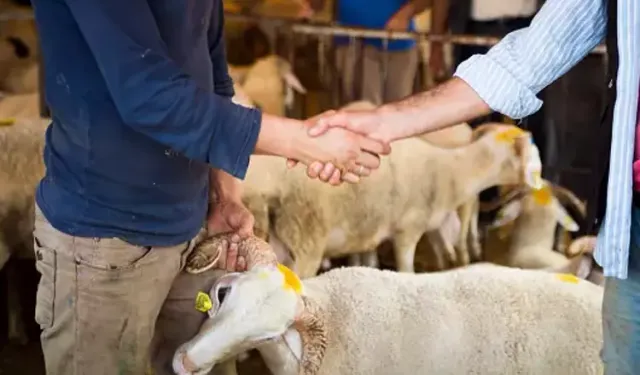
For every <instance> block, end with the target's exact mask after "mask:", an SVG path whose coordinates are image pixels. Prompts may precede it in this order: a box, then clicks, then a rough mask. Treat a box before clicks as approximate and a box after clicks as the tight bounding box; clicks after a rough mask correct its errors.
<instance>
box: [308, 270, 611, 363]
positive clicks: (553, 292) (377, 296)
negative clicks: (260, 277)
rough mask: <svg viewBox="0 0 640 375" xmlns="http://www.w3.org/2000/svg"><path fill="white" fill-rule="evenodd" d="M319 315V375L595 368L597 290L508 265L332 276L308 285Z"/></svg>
mask: <svg viewBox="0 0 640 375" xmlns="http://www.w3.org/2000/svg"><path fill="white" fill-rule="evenodd" d="M305 287H306V288H307V290H308V293H309V294H310V295H311V296H312V298H314V299H316V300H317V301H319V303H320V304H321V305H322V306H324V307H325V308H326V312H327V316H328V317H329V318H328V319H329V322H328V326H329V348H328V350H327V354H326V357H325V360H324V362H323V366H322V371H321V374H323V375H324V374H326V375H328V374H332V375H336V374H351V373H362V374H372V375H377V374H380V375H382V374H390V373H435V374H442V375H448V374H451V375H454V374H455V375H457V374H464V373H476V374H487V375H488V374H494V373H495V372H496V369H499V370H500V371H501V373H526V374H531V375H547V374H562V375H572V374H575V375H588V374H596V373H598V370H599V369H600V367H599V366H601V365H600V361H599V357H598V353H599V350H600V346H601V342H602V332H601V326H600V306H601V303H602V288H601V287H599V286H596V285H593V284H591V283H588V282H585V281H580V282H578V283H577V284H573V283H569V282H565V281H562V280H560V279H558V278H557V276H556V275H554V274H551V273H547V272H542V271H531V270H518V269H512V268H507V267H500V266H495V267H477V268H474V269H469V270H464V269H462V270H454V271H447V272H441V273H434V274H421V275H412V274H402V273H395V272H391V271H380V270H375V269H370V268H364V267H351V268H344V269H336V270H333V271H330V272H328V273H325V274H323V275H320V276H318V277H316V278H314V279H312V280H309V281H305Z"/></svg>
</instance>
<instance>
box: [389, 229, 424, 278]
mask: <svg viewBox="0 0 640 375" xmlns="http://www.w3.org/2000/svg"><path fill="white" fill-rule="evenodd" d="M419 240H420V233H418V234H414V233H406V232H404V233H399V234H397V235H396V236H395V237H394V238H393V245H394V246H393V247H394V249H393V251H394V254H395V258H396V267H397V268H398V271H399V272H410V273H413V272H414V267H413V262H414V260H415V256H416V246H417V245H418V241H419Z"/></svg>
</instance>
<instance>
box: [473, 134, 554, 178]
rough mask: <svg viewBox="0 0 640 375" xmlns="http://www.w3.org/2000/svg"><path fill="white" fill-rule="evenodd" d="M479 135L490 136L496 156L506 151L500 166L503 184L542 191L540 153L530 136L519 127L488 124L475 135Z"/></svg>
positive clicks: (475, 136)
mask: <svg viewBox="0 0 640 375" xmlns="http://www.w3.org/2000/svg"><path fill="white" fill-rule="evenodd" d="M478 135H482V136H483V137H488V136H491V137H492V138H489V139H490V142H492V143H493V144H494V145H497V146H498V147H492V149H493V150H494V152H500V151H499V150H504V152H505V153H506V154H504V157H502V158H501V159H502V163H501V164H500V171H501V172H500V176H501V179H500V180H501V181H500V184H516V185H526V186H529V187H530V188H533V189H539V188H541V187H542V177H541V174H542V163H541V161H540V151H539V150H538V147H537V146H536V145H535V144H534V142H533V138H532V135H531V133H530V132H527V131H525V130H523V129H520V128H519V127H517V126H513V125H505V124H486V125H483V126H481V127H479V128H477V129H476V130H475V131H474V138H477V137H478Z"/></svg>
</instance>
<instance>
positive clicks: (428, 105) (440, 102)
mask: <svg viewBox="0 0 640 375" xmlns="http://www.w3.org/2000/svg"><path fill="white" fill-rule="evenodd" d="M378 111H379V113H380V115H381V119H382V123H383V124H384V126H388V127H390V128H392V129H394V134H393V135H392V139H390V141H395V140H399V139H403V138H409V137H413V136H416V135H419V134H423V133H427V132H431V131H435V130H438V129H442V128H446V127H448V126H452V125H455V124H459V123H461V122H466V121H469V120H471V119H474V118H476V117H480V116H483V115H486V114H488V113H490V112H491V108H489V106H488V105H487V103H485V102H484V101H483V100H482V98H480V96H478V94H477V93H476V92H475V91H474V90H473V89H472V88H471V86H469V85H468V84H467V83H465V82H464V81H463V80H461V79H460V78H452V79H450V80H449V81H447V82H445V83H443V84H441V85H439V86H436V87H434V88H433V89H431V90H429V91H425V92H422V93H419V94H416V95H413V96H410V97H408V98H406V99H404V100H401V101H398V102H395V103H389V104H385V105H383V106H381V107H379V109H378Z"/></svg>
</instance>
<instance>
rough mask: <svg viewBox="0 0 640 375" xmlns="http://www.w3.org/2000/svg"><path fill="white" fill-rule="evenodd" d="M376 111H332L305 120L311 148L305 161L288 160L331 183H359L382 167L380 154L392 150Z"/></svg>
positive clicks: (386, 153)
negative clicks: (380, 129)
mask: <svg viewBox="0 0 640 375" xmlns="http://www.w3.org/2000/svg"><path fill="white" fill-rule="evenodd" d="M379 122H380V121H379V117H378V116H377V113H376V111H335V110H330V111H327V112H324V113H322V114H320V115H318V116H315V117H312V118H310V119H308V120H307V121H306V122H305V125H306V128H307V134H308V136H309V142H310V147H308V148H307V150H308V155H307V157H306V159H305V160H293V159H288V160H287V165H288V167H289V168H293V167H294V166H295V165H296V164H297V163H298V162H299V161H300V162H303V163H304V164H305V165H307V176H309V178H312V179H316V178H319V179H320V180H321V181H324V182H328V183H329V184H331V185H340V184H341V183H342V182H343V181H347V182H350V183H358V182H359V181H360V178H361V177H366V176H369V175H370V174H371V172H372V171H373V170H375V169H378V167H380V155H388V154H389V153H390V152H391V148H390V146H389V142H390V138H389V137H388V136H387V135H386V134H383V133H381V132H378V131H376V130H377V129H378V128H379V126H378V125H379Z"/></svg>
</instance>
